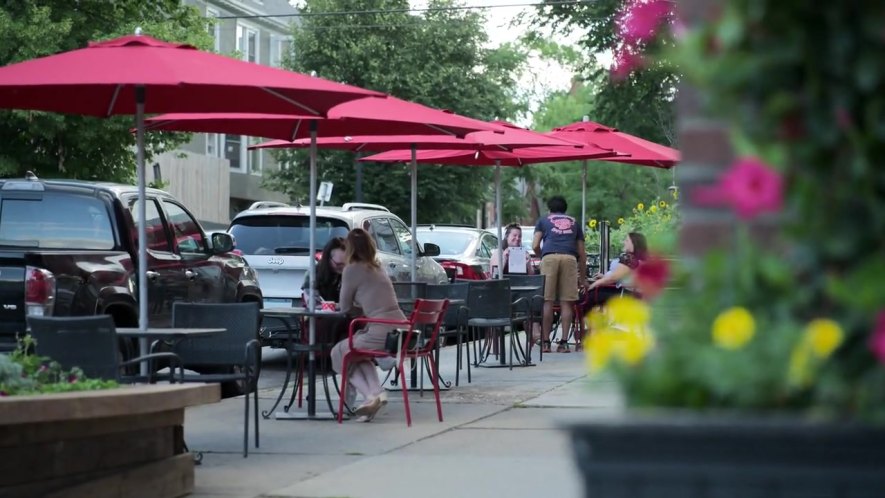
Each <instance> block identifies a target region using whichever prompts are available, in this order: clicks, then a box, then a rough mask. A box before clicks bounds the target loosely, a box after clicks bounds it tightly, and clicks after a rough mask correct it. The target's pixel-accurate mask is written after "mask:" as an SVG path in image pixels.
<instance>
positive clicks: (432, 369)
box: [427, 355, 443, 422]
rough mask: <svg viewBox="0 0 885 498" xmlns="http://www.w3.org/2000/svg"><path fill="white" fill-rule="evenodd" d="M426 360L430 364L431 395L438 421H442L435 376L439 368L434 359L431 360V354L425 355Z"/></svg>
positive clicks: (440, 403) (437, 383) (437, 379)
mask: <svg viewBox="0 0 885 498" xmlns="http://www.w3.org/2000/svg"><path fill="white" fill-rule="evenodd" d="M427 362H428V364H429V365H430V381H431V382H432V383H433V397H434V398H436V414H437V415H438V416H439V421H440V422H442V421H443V414H442V401H440V399H439V378H438V377H437V369H438V368H439V367H438V366H437V364H436V362H435V361H433V356H432V355H428V356H427Z"/></svg>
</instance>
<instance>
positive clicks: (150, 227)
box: [129, 197, 169, 252]
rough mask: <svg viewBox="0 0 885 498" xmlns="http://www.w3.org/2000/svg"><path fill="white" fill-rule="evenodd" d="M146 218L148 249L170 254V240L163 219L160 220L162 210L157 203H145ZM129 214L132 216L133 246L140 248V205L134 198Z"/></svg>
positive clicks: (151, 200) (131, 200) (149, 201)
mask: <svg viewBox="0 0 885 498" xmlns="http://www.w3.org/2000/svg"><path fill="white" fill-rule="evenodd" d="M144 209H145V213H144V218H145V220H146V223H145V225H144V226H145V233H146V234H147V248H148V250H151V251H163V252H169V238H168V237H167V236H166V228H165V227H164V226H163V219H162V218H160V210H159V209H157V202H156V201H154V200H153V199H148V200H147V202H146V203H145V208H144ZM129 212H130V213H131V214H132V226H133V230H134V231H133V233H132V245H133V247H138V203H137V202H136V198H135V197H133V198H132V199H130V200H129Z"/></svg>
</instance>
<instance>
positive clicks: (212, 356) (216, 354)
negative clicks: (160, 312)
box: [172, 302, 259, 366]
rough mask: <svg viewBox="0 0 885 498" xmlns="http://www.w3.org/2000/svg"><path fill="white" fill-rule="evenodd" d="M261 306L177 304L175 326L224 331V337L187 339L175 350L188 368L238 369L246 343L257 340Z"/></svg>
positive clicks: (252, 303) (247, 304) (242, 361)
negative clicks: (193, 366) (232, 367)
mask: <svg viewBox="0 0 885 498" xmlns="http://www.w3.org/2000/svg"><path fill="white" fill-rule="evenodd" d="M258 309H259V308H258V303H257V302H251V303H226V304H220V303H175V304H173V305H172V327H188V328H191V327H192V328H224V329H227V330H226V331H225V332H224V333H222V334H215V335H211V336H207V337H195V338H191V339H185V340H183V341H181V342H180V343H178V345H177V346H176V347H175V353H177V354H178V356H179V357H181V362H182V363H183V364H184V365H185V366H192V365H214V366H239V365H243V364H244V362H245V361H246V343H247V342H249V341H250V340H252V339H258V324H259V313H258Z"/></svg>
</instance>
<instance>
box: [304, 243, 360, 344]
mask: <svg viewBox="0 0 885 498" xmlns="http://www.w3.org/2000/svg"><path fill="white" fill-rule="evenodd" d="M344 249H345V245H344V239H343V238H342V237H332V238H331V239H329V241H328V242H326V245H325V246H324V247H323V252H322V254H321V256H320V260H319V261H317V265H316V276H317V277H316V279H317V285H315V286H313V289H314V290H315V291H316V292H317V295H318V297H319V298H322V300H323V301H332V302H335V303H337V302H339V301H340V300H341V272H342V271H344V265H345V263H346V259H345V252H344ZM310 287H311V286H310V274H309V273H305V274H304V283H303V284H302V285H301V291H302V292H303V293H304V302H305V303H307V290H308V289H309V288H310ZM316 302H317V303H319V302H320V300H319V299H317V300H316ZM348 323H349V322H348V320H347V319H346V318H317V320H316V331H317V337H318V341H319V342H326V343H331V344H335V343H337V342H338V341H340V340H341V339H343V338H345V337H347V324H348Z"/></svg>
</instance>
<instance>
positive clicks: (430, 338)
mask: <svg viewBox="0 0 885 498" xmlns="http://www.w3.org/2000/svg"><path fill="white" fill-rule="evenodd" d="M448 306H449V300H448V299H439V300H437V299H416V300H415V305H414V307H413V308H412V313H411V314H410V315H409V318H408V319H407V320H387V319H382V318H356V319H354V320H353V321H351V322H350V329H349V331H348V335H347V341H348V345H349V346H350V351H348V353H347V354H345V355H344V361H343V367H342V368H341V392H347V371H348V365H349V364H350V363H354V362H356V361H367V360H371V359H372V358H384V357H395V355H394V354H392V353H390V352H388V351H381V350H376V349H357V348H355V347H354V345H353V336H354V333H355V332H356V331H357V329H358V328H360V326H362V325H364V324H372V323H375V324H385V325H391V326H393V327H396V328H397V329H398V330H400V331H401V333H402V342H401V344H402V349H401V352H400V356H399V358H398V360H397V370H398V371H399V375H400V382H401V384H400V385H401V386H402V387H403V389H402V392H403V404H404V405H405V408H406V425H408V426H410V427H411V425H412V411H411V409H410V408H409V389H408V384H407V380H406V370H405V369H404V368H403V363H404V362H405V360H406V358H411V359H414V360H415V361H418V360H420V359H424V360H425V361H427V362H428V364H429V365H430V379H431V382H432V383H433V397H434V398H436V412H437V415H438V416H439V421H440V422H442V421H443V414H442V403H441V402H440V399H439V371H438V367H437V365H436V360H435V359H434V351H435V348H436V341H437V339H438V337H439V328H440V325H441V324H442V322H443V319H444V318H445V315H446V308H448ZM431 327H432V329H431V330H430V332H429V333H427V329H428V328H431ZM422 336H423V340H422ZM410 345H411V346H412V347H409V346H410ZM343 415H344V396H340V397H339V401H338V423H339V424H340V423H342V421H343V419H344V416H343Z"/></svg>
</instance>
